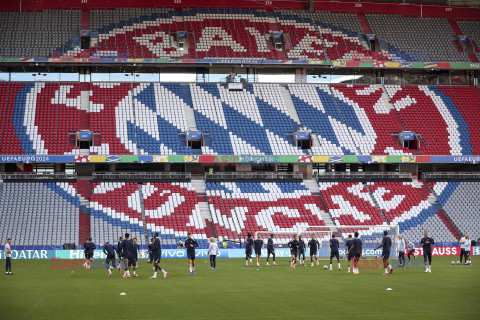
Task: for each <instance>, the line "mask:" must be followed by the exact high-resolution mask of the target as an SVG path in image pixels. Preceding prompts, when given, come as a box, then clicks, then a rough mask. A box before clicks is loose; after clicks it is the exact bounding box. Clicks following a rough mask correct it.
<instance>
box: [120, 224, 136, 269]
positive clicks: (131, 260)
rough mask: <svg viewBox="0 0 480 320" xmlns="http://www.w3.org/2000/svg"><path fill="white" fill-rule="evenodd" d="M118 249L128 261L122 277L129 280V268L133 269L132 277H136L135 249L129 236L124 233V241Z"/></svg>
mask: <svg viewBox="0 0 480 320" xmlns="http://www.w3.org/2000/svg"><path fill="white" fill-rule="evenodd" d="M120 249H121V250H122V256H123V258H124V259H125V260H127V261H128V262H127V266H126V267H125V273H124V274H123V277H124V278H130V266H132V267H133V276H134V277H136V276H137V274H136V268H137V262H136V260H135V258H136V256H137V247H136V245H135V244H134V243H133V241H132V240H130V234H128V233H125V239H123V241H122V242H121V243H120Z"/></svg>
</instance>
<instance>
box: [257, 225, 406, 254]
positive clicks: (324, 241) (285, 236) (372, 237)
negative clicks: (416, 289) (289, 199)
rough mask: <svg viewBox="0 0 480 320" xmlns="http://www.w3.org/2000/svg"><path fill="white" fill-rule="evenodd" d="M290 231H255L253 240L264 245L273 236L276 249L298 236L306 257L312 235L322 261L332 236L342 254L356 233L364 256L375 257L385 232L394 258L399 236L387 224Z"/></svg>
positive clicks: (316, 227)
mask: <svg viewBox="0 0 480 320" xmlns="http://www.w3.org/2000/svg"><path fill="white" fill-rule="evenodd" d="M291 229H292V230H291V231H287V230H285V231H257V232H255V238H257V237H258V236H259V235H260V238H261V239H262V240H263V241H264V242H265V243H266V241H267V240H268V238H270V235H271V234H273V235H274V236H275V245H276V247H286V246H287V244H288V242H289V241H290V240H291V239H293V237H294V236H295V235H298V236H301V238H302V239H303V240H304V241H305V244H306V246H307V247H306V251H305V254H306V255H308V254H309V249H308V241H309V240H310V239H311V237H312V235H313V236H314V237H315V239H317V241H318V242H319V243H320V247H319V248H318V254H317V256H318V258H319V259H322V260H323V259H329V258H330V242H329V241H330V239H331V238H332V236H333V235H335V238H336V239H337V240H338V241H339V242H340V252H341V253H343V252H344V250H345V243H346V241H347V239H348V236H349V235H350V234H351V235H352V237H353V236H354V233H355V232H358V233H359V238H360V239H362V242H363V252H364V256H365V257H377V256H378V255H377V254H376V253H375V252H374V250H373V249H374V248H375V247H377V246H378V245H379V244H380V243H381V242H382V238H383V232H384V231H387V232H388V235H389V236H390V237H391V239H392V249H391V253H390V255H391V256H395V254H396V248H397V241H398V234H399V227H398V225H387V224H382V225H371V226H359V225H357V226H299V227H296V228H291ZM380 250H381V249H380Z"/></svg>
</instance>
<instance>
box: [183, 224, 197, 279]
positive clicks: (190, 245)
mask: <svg viewBox="0 0 480 320" xmlns="http://www.w3.org/2000/svg"><path fill="white" fill-rule="evenodd" d="M187 237H188V238H187V240H185V248H186V249H187V258H188V267H189V269H190V275H191V276H194V275H195V248H197V247H198V242H197V240H195V239H192V234H191V233H190V232H189V233H188V234H187Z"/></svg>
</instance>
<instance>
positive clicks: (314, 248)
mask: <svg viewBox="0 0 480 320" xmlns="http://www.w3.org/2000/svg"><path fill="white" fill-rule="evenodd" d="M308 247H309V248H310V262H311V263H312V265H311V266H312V267H313V258H315V261H316V262H317V266H318V265H319V262H318V258H317V252H318V248H320V243H319V242H318V240H317V239H315V236H314V235H312V239H311V240H310V241H308Z"/></svg>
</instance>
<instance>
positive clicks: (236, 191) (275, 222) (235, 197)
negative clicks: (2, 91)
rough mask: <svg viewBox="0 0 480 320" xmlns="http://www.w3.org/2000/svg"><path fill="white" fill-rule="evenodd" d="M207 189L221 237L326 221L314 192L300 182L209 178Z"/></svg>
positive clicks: (294, 229) (294, 228)
mask: <svg viewBox="0 0 480 320" xmlns="http://www.w3.org/2000/svg"><path fill="white" fill-rule="evenodd" d="M206 192H207V196H208V203H209V206H210V212H211V214H212V218H213V223H214V226H215V230H216V233H217V236H218V238H219V239H220V240H222V239H230V240H239V239H244V238H245V237H246V235H247V233H248V232H250V233H252V235H254V234H255V232H257V231H287V232H297V227H300V226H303V227H305V226H323V225H325V222H324V221H323V219H322V217H321V214H320V209H319V208H318V207H317V205H316V204H315V200H314V198H313V196H312V194H311V192H310V191H309V190H308V188H307V187H305V185H304V184H303V183H300V182H207V189H206ZM277 242H278V243H282V244H285V243H286V242H287V239H277Z"/></svg>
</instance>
